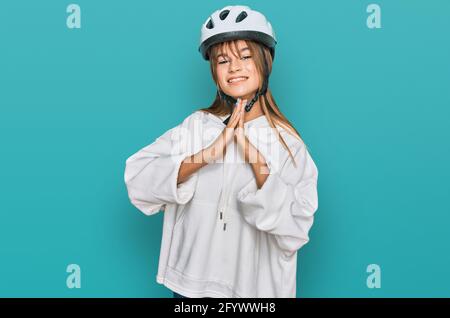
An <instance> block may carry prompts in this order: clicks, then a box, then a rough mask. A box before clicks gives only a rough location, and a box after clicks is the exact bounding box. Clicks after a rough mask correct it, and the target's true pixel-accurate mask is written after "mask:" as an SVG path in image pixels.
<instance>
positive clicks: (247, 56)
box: [242, 55, 252, 60]
mask: <svg viewBox="0 0 450 318" xmlns="http://www.w3.org/2000/svg"><path fill="white" fill-rule="evenodd" d="M251 57H252V56H251V55H246V56H243V57H242V59H243V60H246V59H249V58H251Z"/></svg>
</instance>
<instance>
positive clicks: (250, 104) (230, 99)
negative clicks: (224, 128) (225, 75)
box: [219, 46, 269, 125]
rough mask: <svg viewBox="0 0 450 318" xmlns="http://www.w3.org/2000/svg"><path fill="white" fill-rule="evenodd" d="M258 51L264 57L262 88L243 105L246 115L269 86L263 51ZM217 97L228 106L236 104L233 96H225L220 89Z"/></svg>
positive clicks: (226, 120) (225, 122)
mask: <svg viewBox="0 0 450 318" xmlns="http://www.w3.org/2000/svg"><path fill="white" fill-rule="evenodd" d="M259 49H260V52H261V55H262V56H263V57H264V59H263V60H264V70H263V73H264V81H263V85H262V87H261V90H259V89H258V90H257V91H256V93H255V96H254V97H253V98H252V99H251V100H250V102H248V103H247V105H245V111H246V112H247V113H248V112H249V111H250V110H251V109H252V107H253V104H255V103H256V101H257V100H258V98H259V96H264V95H265V94H266V92H267V87H268V86H269V71H268V66H267V60H266V58H265V55H264V51H263V49H262V47H261V46H260V47H259ZM219 95H220V97H221V98H222V99H223V100H225V101H226V102H227V103H228V104H231V105H234V104H236V103H237V99H236V98H234V97H233V96H229V95H227V94H225V93H224V92H222V90H220V89H219ZM230 118H231V115H230V116H229V117H228V118H226V119H225V120H224V121H223V123H224V124H225V125H228V121H229V120H230Z"/></svg>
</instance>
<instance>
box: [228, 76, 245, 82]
mask: <svg viewBox="0 0 450 318" xmlns="http://www.w3.org/2000/svg"><path fill="white" fill-rule="evenodd" d="M247 79H248V77H246V76H241V77H237V78H233V79H231V80H228V81H227V82H228V84H233V83H240V82H244V81H246V80H247Z"/></svg>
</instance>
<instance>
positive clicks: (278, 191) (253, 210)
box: [238, 142, 318, 256]
mask: <svg viewBox="0 0 450 318" xmlns="http://www.w3.org/2000/svg"><path fill="white" fill-rule="evenodd" d="M294 158H295V161H296V163H297V167H295V166H294V165H293V163H292V160H291V158H290V157H288V158H287V161H285V163H284V165H283V166H282V168H281V169H280V170H277V171H271V172H270V174H269V176H268V177H267V179H266V181H265V183H264V184H263V186H262V187H261V188H260V189H258V188H257V186H256V181H255V180H254V179H252V180H251V181H250V182H249V183H248V184H247V185H245V186H244V187H243V188H242V189H241V190H240V191H239V192H238V207H239V211H241V213H242V215H243V217H244V219H245V220H246V221H247V222H248V223H249V224H251V225H253V226H255V227H256V228H257V229H258V230H260V231H265V232H267V233H270V234H271V235H274V238H275V240H276V242H277V244H278V246H279V248H280V249H281V250H282V251H283V252H284V253H285V255H287V256H291V255H293V254H294V253H295V252H296V251H297V250H298V249H300V248H301V247H302V246H303V245H305V244H306V243H307V242H308V241H309V235H308V233H309V230H310V228H311V226H312V224H313V220H314V213H315V212H316V210H317V208H318V195H317V179H318V170H317V167H316V165H315V163H314V161H313V160H312V158H311V156H310V155H309V153H308V151H307V149H306V146H305V144H304V143H303V142H302V144H301V146H300V148H299V149H298V150H297V152H296V154H295V155H294Z"/></svg>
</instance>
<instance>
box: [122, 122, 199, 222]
mask: <svg viewBox="0 0 450 318" xmlns="http://www.w3.org/2000/svg"><path fill="white" fill-rule="evenodd" d="M194 114H195V113H194ZM194 118H195V115H192V114H191V115H190V116H189V117H187V118H186V119H185V120H184V121H183V122H182V123H181V124H180V125H178V126H176V127H174V128H172V129H170V130H168V131H166V132H165V133H164V134H163V135H162V136H160V137H158V138H157V139H156V140H155V141H154V142H153V143H151V144H150V145H148V146H146V147H144V148H142V149H141V150H139V151H138V152H136V153H135V154H133V155H132V156H131V157H129V158H128V159H127V160H126V165H125V174H124V179H125V184H126V186H127V190H128V197H129V199H130V201H131V203H132V204H133V205H134V206H135V207H136V208H138V209H139V210H140V211H142V212H143V213H144V214H146V215H152V214H155V213H157V212H158V211H160V210H164V209H165V205H166V204H172V203H176V204H186V203H187V202H188V201H190V200H191V199H192V197H193V195H194V192H195V187H196V183H197V179H198V172H195V173H194V174H192V175H191V176H190V177H189V178H188V179H187V180H186V181H184V182H183V183H180V184H178V185H177V179H178V172H179V169H180V166H181V163H182V161H183V160H184V159H185V158H186V157H188V156H190V155H192V154H193V153H194V151H195V149H188V146H189V144H190V139H189V138H190V136H191V134H190V132H191V131H192V125H194Z"/></svg>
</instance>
